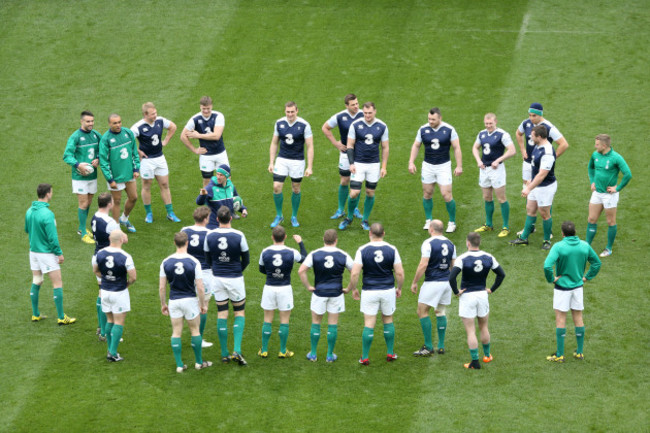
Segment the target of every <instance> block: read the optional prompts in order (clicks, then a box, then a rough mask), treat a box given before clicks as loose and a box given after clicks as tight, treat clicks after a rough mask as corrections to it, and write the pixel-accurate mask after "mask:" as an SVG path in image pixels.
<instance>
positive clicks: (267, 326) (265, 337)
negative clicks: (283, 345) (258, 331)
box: [262, 322, 273, 352]
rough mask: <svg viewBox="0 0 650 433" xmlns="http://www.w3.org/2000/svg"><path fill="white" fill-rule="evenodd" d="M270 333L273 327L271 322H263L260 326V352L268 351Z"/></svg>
mask: <svg viewBox="0 0 650 433" xmlns="http://www.w3.org/2000/svg"><path fill="white" fill-rule="evenodd" d="M271 332H273V326H272V325H271V322H264V323H263V324H262V352H268V351H269V340H270V339H271Z"/></svg>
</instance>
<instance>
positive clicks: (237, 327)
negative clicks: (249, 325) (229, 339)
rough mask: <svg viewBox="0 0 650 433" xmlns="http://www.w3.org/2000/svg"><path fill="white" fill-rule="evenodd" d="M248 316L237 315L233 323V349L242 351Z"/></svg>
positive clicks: (238, 351)
mask: <svg viewBox="0 0 650 433" xmlns="http://www.w3.org/2000/svg"><path fill="white" fill-rule="evenodd" d="M245 324H246V318H245V317H244V316H235V323H234V324H233V325H232V334H233V345H234V347H233V351H235V352H237V353H241V340H242V338H243V337H244V325H245Z"/></svg>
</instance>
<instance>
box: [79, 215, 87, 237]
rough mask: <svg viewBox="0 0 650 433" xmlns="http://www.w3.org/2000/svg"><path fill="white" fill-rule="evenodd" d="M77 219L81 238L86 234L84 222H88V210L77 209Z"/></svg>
mask: <svg viewBox="0 0 650 433" xmlns="http://www.w3.org/2000/svg"><path fill="white" fill-rule="evenodd" d="M77 219H78V220H79V231H80V232H81V235H82V236H83V235H85V234H86V222H87V221H88V209H81V208H77Z"/></svg>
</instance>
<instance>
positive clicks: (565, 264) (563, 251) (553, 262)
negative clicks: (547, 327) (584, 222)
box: [544, 221, 601, 362]
mask: <svg viewBox="0 0 650 433" xmlns="http://www.w3.org/2000/svg"><path fill="white" fill-rule="evenodd" d="M562 235H563V236H564V239H562V241H560V242H558V243H557V244H555V245H553V248H551V251H550V252H549V253H548V256H546V260H544V275H545V276H546V281H548V282H549V283H554V284H555V290H553V309H554V310H555V338H556V342H557V350H556V351H555V353H553V354H552V355H550V356H548V357H546V359H547V360H549V361H551V362H564V338H565V337H566V316H567V312H568V311H569V310H571V315H572V316H573V324H574V325H575V327H576V340H577V345H578V347H577V349H576V351H575V353H574V354H573V356H574V357H575V358H576V359H579V360H583V359H584V358H585V356H584V354H583V348H584V341H585V324H584V321H583V320H582V310H584V302H583V290H582V285H583V283H584V282H586V281H589V280H591V279H593V278H594V277H595V276H596V275H597V274H598V271H599V270H600V265H601V262H600V259H599V258H598V255H596V252H595V251H594V250H593V249H592V248H591V246H589V244H588V243H587V242H584V241H581V240H580V238H578V237H577V236H576V226H575V224H573V223H572V222H571V221H564V222H563V223H562ZM587 262H589V263H590V266H589V271H588V272H587V273H586V274H585V268H586V266H587ZM553 268H555V274H554V273H553Z"/></svg>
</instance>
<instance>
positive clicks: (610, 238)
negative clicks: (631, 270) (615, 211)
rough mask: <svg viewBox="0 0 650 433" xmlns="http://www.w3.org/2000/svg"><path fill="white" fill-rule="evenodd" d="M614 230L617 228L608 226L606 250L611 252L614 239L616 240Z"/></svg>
mask: <svg viewBox="0 0 650 433" xmlns="http://www.w3.org/2000/svg"><path fill="white" fill-rule="evenodd" d="M616 230H617V226H616V225H613V226H609V228H608V229H607V249H608V250H610V251H612V247H613V246H614V239H616Z"/></svg>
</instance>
